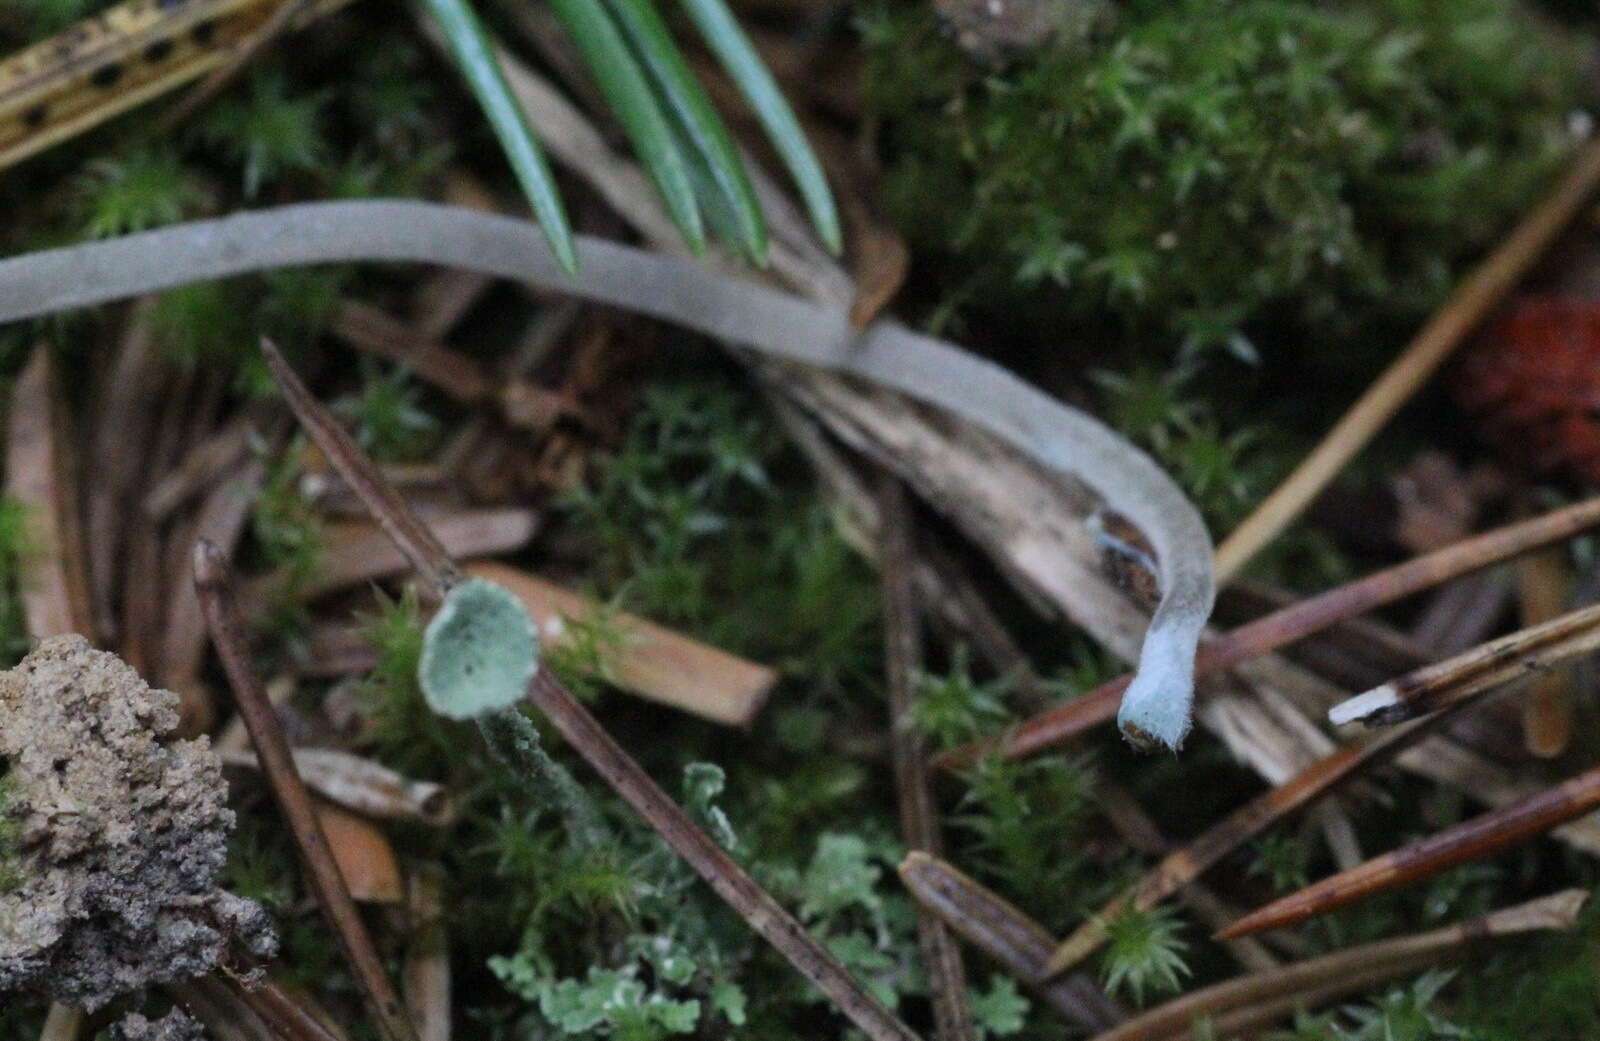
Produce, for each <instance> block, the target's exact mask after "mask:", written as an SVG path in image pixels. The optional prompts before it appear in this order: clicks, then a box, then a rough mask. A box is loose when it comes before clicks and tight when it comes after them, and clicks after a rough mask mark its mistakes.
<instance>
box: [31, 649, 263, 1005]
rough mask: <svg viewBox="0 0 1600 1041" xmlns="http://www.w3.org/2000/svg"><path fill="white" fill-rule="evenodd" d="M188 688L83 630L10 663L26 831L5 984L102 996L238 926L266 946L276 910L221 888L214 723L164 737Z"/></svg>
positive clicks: (152, 976)
mask: <svg viewBox="0 0 1600 1041" xmlns="http://www.w3.org/2000/svg"><path fill="white" fill-rule="evenodd" d="M177 703H178V699H177V695H175V694H173V693H172V692H170V691H165V690H152V689H151V688H150V687H149V686H148V685H146V684H145V682H144V681H143V680H142V679H140V678H139V675H138V673H136V672H134V670H133V669H132V668H131V667H129V666H128V665H127V664H126V663H124V662H123V661H122V660H121V659H120V658H118V657H117V656H116V655H114V654H108V653H105V652H103V651H96V650H94V649H92V648H91V647H90V646H89V644H88V643H87V641H85V640H84V639H83V638H82V637H80V636H59V637H54V638H51V639H48V640H45V641H44V642H42V643H41V644H40V645H39V647H38V648H37V649H36V650H34V651H33V653H31V654H29V655H28V656H27V657H26V658H24V659H23V660H22V662H21V663H20V664H19V665H18V666H17V667H16V668H14V669H11V670H9V671H6V672H0V759H3V760H4V765H5V767H6V769H7V771H8V776H7V789H8V791H9V795H8V797H7V801H6V805H5V806H4V807H0V812H4V813H5V814H6V816H7V817H8V818H9V819H10V821H11V822H12V824H13V826H14V830H15V832H16V833H17V839H16V843H15V845H16V849H15V851H14V852H12V853H11V854H10V856H12V857H13V858H15V859H16V863H15V864H13V865H12V867H13V870H12V872H11V874H13V875H15V876H16V877H18V878H20V882H19V884H18V885H17V886H16V888H14V889H11V890H9V891H7V892H3V893H0V993H3V992H5V991H8V990H26V991H31V992H34V993H38V994H42V995H44V996H46V997H49V998H50V999H52V1000H55V1001H61V1002H65V1003H67V1004H69V1005H73V1006H79V1007H84V1008H88V1009H91V1010H92V1009H95V1008H98V1007H99V1006H101V1005H103V1004H104V1003H105V1002H107V1001H109V1000H111V999H112V998H113V997H115V996H117V995H119V994H124V993H128V992H130V991H136V990H138V989H139V988H140V987H142V986H144V985H146V984H149V983H165V982H170V981H175V980H185V979H192V978H194V977H196V976H201V975H204V974H205V973H207V972H209V971H210V970H211V969H212V968H213V967H214V966H215V965H216V962H217V959H218V957H219V956H220V955H221V954H222V951H223V948H224V946H225V944H226V941H227V935H228V934H230V933H232V934H234V935H237V936H238V937H239V938H240V940H241V941H242V942H243V943H244V944H245V946H246V947H247V948H251V949H253V950H254V951H255V953H258V954H268V953H270V952H271V949H272V947H273V945H274V938H273V934H272V929H271V925H270V922H269V921H268V920H267V917H266V914H265V912H263V911H262V910H261V909H260V908H259V907H256V905H254V904H251V903H249V902H248V901H244V900H241V899H239V898H238V897H234V896H232V895H230V894H227V893H224V892H222V891H220V890H218V889H217V887H216V883H215V879H216V876H217V873H218V872H219V871H220V870H221V869H222V866H223V862H224V860H225V859H226V856H227V848H226V844H227V836H228V832H229V831H230V830H231V829H232V827H233V813H232V811H230V810H229V809H228V808H227V806H226V800H227V788H226V786H225V784H224V783H223V780H222V767H221V764H220V762H219V761H218V759H217V757H216V755H215V754H213V753H212V751H211V748H210V744H209V742H208V741H207V739H205V738H200V739H198V740H194V741H178V740H173V741H170V742H165V743H163V741H161V740H160V739H161V738H163V737H165V736H166V735H169V734H171V733H172V731H173V730H174V729H175V728H176V727H177V725H178V711H177Z"/></svg>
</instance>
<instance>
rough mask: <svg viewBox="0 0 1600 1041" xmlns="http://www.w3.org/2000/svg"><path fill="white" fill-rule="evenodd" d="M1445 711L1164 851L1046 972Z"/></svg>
mask: <svg viewBox="0 0 1600 1041" xmlns="http://www.w3.org/2000/svg"><path fill="white" fill-rule="evenodd" d="M1466 704H1468V702H1462V703H1461V704H1460V705H1459V706H1457V707H1458V708H1460V707H1464V706H1465V705H1466ZM1446 715H1447V714H1446V713H1440V714H1439V715H1437V716H1434V717H1431V718H1428V719H1421V720H1417V721H1415V722H1413V723H1412V724H1410V725H1409V726H1405V727H1400V728H1397V729H1395V730H1391V731H1389V732H1387V733H1384V734H1381V735H1379V736H1378V737H1376V738H1374V739H1370V740H1368V741H1365V742H1360V743H1355V744H1349V745H1345V746H1343V747H1341V748H1339V749H1337V750H1335V751H1334V752H1332V753H1331V754H1329V755H1327V756H1324V757H1323V758H1321V759H1319V760H1317V761H1316V762H1314V763H1312V764H1311V765H1310V766H1308V767H1306V768H1305V769H1304V770H1302V771H1300V773H1298V774H1296V775H1295V776H1294V777H1292V778H1290V779H1289V780H1288V781H1286V782H1284V783H1283V784H1281V785H1279V786H1278V787H1276V788H1273V789H1271V790H1270V791H1266V792H1263V793H1262V794H1261V795H1258V796H1257V797H1256V798H1254V799H1252V800H1250V801H1249V802H1247V803H1245V804H1244V805H1243V806H1241V807H1239V808H1238V809H1236V810H1234V811H1233V812H1232V813H1230V814H1228V815H1227V816H1226V817H1224V818H1222V820H1220V821H1218V822H1217V823H1216V824H1213V825H1212V826H1211V827H1209V828H1207V829H1206V830H1205V831H1204V832H1202V833H1201V834H1200V835H1199V836H1198V837H1197V838H1195V839H1194V840H1193V841H1192V842H1190V843H1189V844H1188V845H1185V846H1182V847H1180V848H1178V849H1176V850H1173V851H1172V852H1171V853H1169V854H1167V855H1166V856H1165V857H1163V858H1162V860H1161V862H1160V863H1159V864H1157V865H1156V866H1155V867H1154V868H1152V869H1150V870H1149V871H1148V872H1146V873H1145V875H1144V877H1143V878H1141V879H1140V880H1139V881H1138V882H1136V883H1134V884H1133V885H1132V886H1130V887H1128V888H1127V889H1126V890H1124V891H1123V892H1122V893H1121V894H1119V895H1118V896H1116V897H1114V898H1113V899H1111V900H1110V901H1108V902H1107V903H1106V905H1105V906H1104V907H1103V908H1101V909H1100V911H1099V913H1098V914H1095V915H1092V916H1090V917H1089V919H1088V920H1087V921H1085V922H1084V923H1083V924H1082V925H1080V926H1079V927H1078V928H1077V930H1075V931H1074V932H1073V933H1072V934H1071V935H1070V936H1068V937H1067V938H1066V939H1065V940H1063V941H1062V942H1061V943H1060V944H1059V945H1058V946H1057V947H1056V949H1055V953H1054V954H1052V955H1051V956H1050V959H1049V965H1048V967H1047V968H1046V973H1047V974H1056V973H1061V972H1065V971H1066V970H1067V969H1070V968H1071V967H1072V966H1074V965H1076V964H1078V963H1079V962H1081V961H1082V960H1083V959H1085V958H1087V957H1088V956H1089V955H1090V954H1093V953H1094V951H1095V950H1097V949H1098V948H1099V947H1100V945H1101V944H1103V943H1105V941H1106V939H1107V938H1108V933H1107V931H1106V925H1105V923H1107V922H1109V921H1111V920H1112V918H1114V917H1115V916H1116V915H1117V914H1118V913H1119V912H1121V911H1122V910H1123V908H1125V907H1128V906H1130V905H1131V906H1133V907H1136V908H1138V909H1140V910H1144V909H1147V908H1151V907H1154V906H1155V905H1156V904H1158V903H1160V902H1161V901H1163V900H1165V899H1167V898H1168V897H1170V896H1172V895H1173V894H1175V893H1177V892H1178V890H1179V889H1181V888H1182V887H1183V886H1185V885H1188V884H1189V883H1190V882H1193V881H1194V880H1195V879H1197V878H1199V877H1200V876H1201V875H1203V874H1205V872H1206V871H1208V870H1210V869H1211V868H1212V867H1213V866H1215V865H1216V864H1217V863H1218V862H1219V861H1220V860H1222V858H1223V857H1225V856H1227V855H1228V854H1229V853H1231V852H1232V851H1233V850H1235V849H1237V848H1238V847H1239V846H1240V845H1241V844H1243V843H1245V842H1248V841H1249V840H1250V839H1252V838H1254V837H1255V836H1257V835H1259V834H1261V833H1262V832H1263V831H1265V830H1266V829H1267V828H1269V827H1271V826H1273V825H1274V824H1277V823H1278V822H1279V821H1282V820H1283V819H1284V818H1285V817H1287V816H1288V815H1289V814H1291V813H1295V812H1298V811H1299V810H1302V809H1304V808H1305V807H1307V806H1309V805H1310V804H1311V803H1312V802H1314V801H1315V800H1317V799H1319V798H1321V797H1322V796H1324V795H1326V794H1327V793H1328V791H1329V790H1330V789H1332V788H1333V787H1334V786H1335V785H1338V784H1340V783H1342V782H1344V781H1346V780H1349V779H1350V778H1351V777H1353V776H1354V775H1355V774H1357V773H1359V772H1360V771H1362V770H1364V769H1367V768H1370V767H1371V766H1373V765H1375V764H1377V763H1379V762H1382V761H1384V760H1385V759H1388V758H1391V757H1393V756H1394V755H1396V754H1398V753H1399V752H1400V751H1401V750H1403V749H1405V748H1407V747H1409V746H1411V745H1413V744H1415V743H1416V742H1417V741H1419V740H1421V739H1422V738H1423V737H1424V736H1426V735H1427V734H1428V733H1429V732H1430V731H1431V730H1433V729H1434V728H1435V727H1437V726H1438V725H1439V724H1440V723H1442V722H1443V721H1444V718H1445V716H1446ZM1227 938H1228V939H1232V937H1227Z"/></svg>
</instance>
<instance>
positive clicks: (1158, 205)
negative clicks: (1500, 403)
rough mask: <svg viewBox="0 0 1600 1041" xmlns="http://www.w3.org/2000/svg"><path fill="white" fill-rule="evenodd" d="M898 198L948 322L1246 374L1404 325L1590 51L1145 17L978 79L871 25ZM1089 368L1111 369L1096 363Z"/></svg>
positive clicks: (1391, 12) (1486, 35)
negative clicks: (1263, 353) (977, 323)
mask: <svg viewBox="0 0 1600 1041" xmlns="http://www.w3.org/2000/svg"><path fill="white" fill-rule="evenodd" d="M862 24H863V32H864V40H865V44H866V48H867V51H868V54H869V58H870V60H869V64H868V74H867V89H868V94H869V97H870V99H871V104H872V107H873V108H874V109H875V110H876V112H877V113H878V114H879V115H880V116H881V117H882V118H883V120H884V131H883V136H882V140H883V142H884V153H885V157H886V159H887V162H888V179H887V184H886V191H887V200H888V203H889V205H890V207H891V209H892V211H893V213H894V215H895V216H896V217H897V218H898V220H899V223H900V226H901V228H902V229H903V230H904V231H905V233H906V234H907V235H908V236H909V237H910V238H911V239H912V240H913V243H914V245H915V246H916V247H917V249H918V255H919V257H922V256H933V257H937V258H941V260H940V266H939V274H940V277H941V278H942V280H943V283H944V288H945V291H946V292H947V293H948V294H950V296H951V298H952V299H954V300H955V301H956V302H958V303H960V302H977V303H981V310H982V311H983V312H984V313H985V315H986V316H996V315H1003V314H1005V313H1007V312H1009V313H1010V314H1012V315H1013V316H1015V317H1016V318H1018V319H1023V320H1037V319H1038V318H1040V317H1054V318H1058V319H1063V320H1071V321H1072V322H1074V323H1075V324H1074V326H1073V327H1072V328H1074V332H1075V338H1076V339H1080V340H1081V339H1083V338H1084V337H1086V336H1087V337H1100V338H1112V339H1118V340H1123V341H1125V342H1128V343H1132V342H1136V340H1138V339H1145V340H1149V339H1151V338H1154V339H1157V340H1159V341H1160V342H1163V343H1166V344H1168V345H1172V346H1175V345H1177V344H1179V343H1182V344H1183V345H1184V346H1185V347H1186V348H1187V349H1188V350H1190V351H1199V350H1208V349H1225V350H1232V351H1233V352H1235V353H1237V354H1241V355H1245V356H1249V355H1250V354H1252V352H1253V348H1252V346H1251V344H1250V342H1249V341H1248V340H1247V339H1246V338H1245V334H1244V331H1243V330H1246V329H1247V328H1249V326H1250V323H1253V322H1255V321H1257V320H1259V319H1263V318H1265V317H1273V318H1283V319H1286V320H1288V321H1289V322H1291V323H1292V325H1293V328H1294V329H1295V330H1296V332H1297V333H1298V334H1299V335H1298V336H1297V337H1296V339H1295V342H1296V344H1297V348H1298V346H1299V345H1301V344H1303V343H1305V342H1306V340H1305V338H1306V337H1310V339H1311V341H1312V342H1320V343H1331V342H1335V341H1336V340H1337V339H1338V338H1339V337H1341V336H1344V335H1348V334H1349V333H1351V332H1352V331H1353V330H1355V329H1357V328H1359V326H1360V324H1361V322H1362V321H1363V320H1366V319H1370V318H1371V317H1372V316H1373V315H1374V314H1380V315H1381V314H1390V315H1393V314H1396V313H1398V314H1403V315H1410V314H1414V313H1415V312H1416V311H1417V310H1418V309H1420V308H1424V307H1426V306H1427V305H1429V304H1430V303H1432V302H1433V301H1436V300H1437V299H1438V298H1439V296H1440V294H1441V293H1442V292H1443V290H1444V289H1445V287H1446V286H1447V285H1448V282H1449V279H1450V273H1451V271H1452V270H1453V269H1454V268H1455V267H1456V266H1457V265H1458V264H1459V263H1460V262H1461V261H1462V260H1463V259H1464V258H1467V257H1469V256H1471V255H1473V254H1474V253H1475V252H1476V251H1478V250H1480V249H1481V248H1483V247H1484V246H1485V245H1486V244H1487V243H1489V242H1490V241H1491V240H1492V239H1493V237H1494V236H1495V235H1496V234H1498V233H1499V232H1500V231H1501V230H1502V229H1503V227H1504V225H1505V223H1506V221H1507V220H1508V219H1509V218H1510V217H1511V216H1512V215H1513V214H1514V213H1516V212H1517V211H1518V210H1519V209H1521V208H1522V207H1524V206H1526V205H1527V204H1528V202H1529V201H1530V199H1531V198H1532V197H1533V196H1534V194H1535V193H1536V192H1537V190H1538V188H1539V186H1540V185H1541V183H1542V182H1543V181H1544V179H1545V178H1546V176H1547V175H1548V174H1549V173H1550V171H1551V170H1552V169H1553V168H1554V167H1555V165H1556V164H1557V163H1558V161H1559V159H1560V157H1561V156H1562V155H1563V154H1564V152H1565V151H1566V149H1567V147H1568V145H1569V143H1570V139H1569V135H1568V134H1567V133H1566V132H1565V129H1564V127H1565V122H1566V120H1567V119H1568V118H1569V115H1570V113H1572V112H1573V111H1574V109H1575V107H1576V105H1577V104H1578V102H1579V99H1580V97H1581V92H1580V90H1581V84H1580V80H1579V75H1578V61H1577V55H1578V50H1579V45H1578V44H1576V43H1573V42H1571V41H1570V40H1566V39H1562V38H1559V37H1557V36H1555V35H1554V34H1553V33H1550V32H1546V31H1544V30H1543V29H1541V28H1540V27H1539V26H1538V25H1537V24H1536V23H1535V22H1534V21H1533V20H1532V19H1531V18H1529V17H1528V16H1526V15H1525V14H1524V13H1523V12H1522V10H1521V7H1520V5H1518V4H1516V3H1513V2H1512V0H1465V2H1460V3H1436V2H1422V0H1345V2H1342V3H1336V4H1321V5H1312V4H1304V3H1294V2H1286V0H1236V2H1218V0H1181V2H1178V3H1169V2H1164V0H1162V2H1158V0H1136V2H1128V3H1124V4H1122V5H1120V15H1119V18H1118V19H1117V21H1116V24H1115V27H1114V28H1112V29H1110V30H1108V31H1105V32H1103V33H1102V34H1101V36H1099V37H1097V38H1094V39H1091V40H1089V41H1087V42H1080V43H1076V44H1070V45H1057V46H1053V47H1046V48H1044V49H1041V50H1038V51H1036V52H1034V53H1031V54H1028V55H1027V56H1025V57H1024V58H1022V59H1021V60H1018V61H1017V62H1016V63H1015V64H1013V65H1012V66H1010V67H1008V68H1006V69H1003V70H1000V71H995V70H993V69H990V68H986V67H982V66H980V65H978V64H976V63H974V62H972V61H971V60H969V59H968V58H966V57H965V55H963V54H962V52H960V51H959V50H958V49H957V48H956V46H955V45H954V44H953V43H952V42H950V40H949V39H948V34H947V33H946V32H944V31H943V30H942V27H941V26H940V25H939V24H938V21H937V18H936V16H935V15H934V13H933V5H930V4H926V3H920V2H915V0H906V2H900V0H884V2H882V3H880V4H879V5H878V6H876V7H875V8H872V9H871V10H870V11H869V13H868V14H867V15H866V16H864V18H863V21H862ZM1102 356H1103V355H1102Z"/></svg>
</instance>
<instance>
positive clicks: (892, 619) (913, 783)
mask: <svg viewBox="0 0 1600 1041" xmlns="http://www.w3.org/2000/svg"><path fill="white" fill-rule="evenodd" d="M878 506H879V516H880V517H881V518H882V523H881V525H880V529H881V536H880V540H879V541H880V545H881V546H882V552H881V554H880V560H879V565H880V570H881V572H882V575H883V628H884V679H885V687H886V688H887V690H888V700H889V751H890V757H891V759H892V760H893V763H894V777H895V791H896V794H897V795H898V797H899V803H900V834H901V836H902V837H903V838H904V839H905V843H906V848H907V849H908V850H913V851H916V850H920V851H923V852H926V853H931V854H934V855H938V854H940V853H943V852H944V841H943V835H942V833H941V829H940V827H939V810H938V807H937V806H935V805H934V801H933V789H932V787H931V785H930V778H929V776H928V764H927V759H926V756H925V752H924V749H923V745H922V739H921V737H920V736H919V734H918V732H917V727H916V718H915V711H916V698H917V693H916V683H917V674H918V673H919V672H920V671H921V670H922V631H921V621H920V619H919V617H918V611H917V603H916V592H915V590H914V589H913V586H912V569H913V567H914V562H913V560H912V554H911V524H912V521H911V504H910V503H909V502H907V501H906V491H905V487H904V486H903V485H902V484H901V483H900V479H899V478H898V477H895V476H894V475H893V474H891V473H888V472H887V471H885V472H884V473H883V474H882V475H881V477H880V480H879V485H878ZM917 939H918V942H919V945H920V947H921V950H922V962H923V969H924V971H926V972H927V974H928V990H929V992H930V994H931V995H932V998H933V1015H934V1032H935V1035H936V1036H937V1037H938V1038H939V1039H940V1041H977V1038H978V1028H977V1025H976V1023H975V1022H974V1021H973V1018H972V1006H971V1004H970V1003H969V1001H968V999H967V971H966V967H965V965H963V964H962V960H961V948H960V947H958V946H957V945H956V939H955V936H954V934H952V932H951V931H950V929H949V927H948V926H946V925H945V924H944V922H943V921H942V920H941V919H940V918H939V917H938V916H937V915H935V914H934V913H933V912H931V911H929V910H928V909H927V908H926V907H923V906H921V905H918V912H917Z"/></svg>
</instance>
